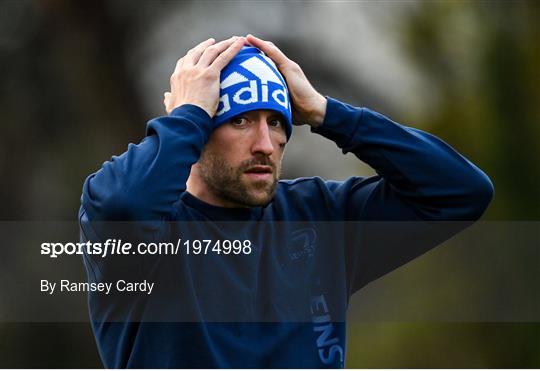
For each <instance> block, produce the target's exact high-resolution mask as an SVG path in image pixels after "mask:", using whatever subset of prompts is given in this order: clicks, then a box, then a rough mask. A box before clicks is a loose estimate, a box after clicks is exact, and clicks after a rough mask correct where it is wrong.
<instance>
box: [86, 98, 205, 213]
mask: <svg viewBox="0 0 540 371" xmlns="http://www.w3.org/2000/svg"><path fill="white" fill-rule="evenodd" d="M211 131H212V120H211V118H210V116H208V114H207V113H206V112H205V111H204V110H203V109H201V108H199V107H197V106H194V105H183V106H181V107H178V108H176V109H174V110H173V111H172V112H171V115H169V116H164V117H159V118H156V119H154V120H151V121H150V122H149V123H148V125H147V135H146V137H145V138H144V139H143V140H142V141H141V142H140V143H139V144H130V145H129V146H128V150H127V151H126V152H124V153H123V154H122V155H120V156H113V158H112V159H111V160H110V161H107V162H105V163H104V164H103V166H102V167H101V169H100V170H99V171H98V172H96V173H95V174H92V175H90V176H89V177H88V178H87V179H86V181H85V183H84V186H83V194H82V199H81V203H82V207H83V209H84V211H85V212H86V214H87V215H88V218H89V219H90V220H91V221H96V220H100V221H101V220H102V221H111V220H122V221H130V220H136V221H141V220H149V221H159V220H167V219H171V218H172V217H173V216H174V214H175V209H174V207H173V204H174V203H175V202H176V201H178V199H179V196H180V194H181V193H182V192H183V191H185V189H186V181H187V179H188V177H189V172H190V170H191V165H193V164H194V163H195V162H197V160H198V159H199V157H200V154H201V151H202V148H203V147H204V145H205V144H206V142H207V140H208V137H209V135H210V133H211Z"/></svg>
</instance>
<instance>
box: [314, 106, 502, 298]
mask: <svg viewBox="0 0 540 371" xmlns="http://www.w3.org/2000/svg"><path fill="white" fill-rule="evenodd" d="M313 131H314V132H317V133H319V134H321V135H323V136H325V137H327V138H329V139H331V140H333V141H334V142H335V143H336V144H337V145H338V146H339V147H340V148H341V149H342V150H343V153H347V152H352V153H353V154H355V155H356V156H357V157H358V158H359V159H360V160H362V161H364V162H365V163H367V164H368V165H370V166H371V167H372V168H373V169H374V170H375V171H376V172H377V174H378V175H377V176H374V177H371V178H353V179H352V180H351V181H349V182H346V183H347V186H346V187H336V188H335V192H338V193H340V192H341V194H340V195H337V199H339V200H341V202H340V204H341V205H343V208H345V215H346V216H345V219H346V220H353V221H369V222H370V223H362V224H363V225H364V227H363V230H362V231H361V233H355V234H357V235H361V236H362V237H361V238H360V241H356V242H357V243H356V246H354V248H353V251H352V252H351V253H350V254H349V257H348V258H347V259H352V260H353V261H352V262H348V263H349V264H353V266H352V267H351V269H350V274H351V279H352V282H353V291H354V290H356V289H358V288H360V287H361V286H363V285H365V284H366V283H368V282H370V281H372V280H374V279H376V278H378V277H380V276H382V275H383V274H385V273H387V272H389V271H391V270H393V269H395V268H396V267H398V266H400V265H402V264H404V263H406V262H407V261H409V260H411V259H413V258H414V257H416V256H418V255H421V254H422V253H424V252H425V251H427V250H429V249H430V248H433V247H434V246H436V245H437V244H439V243H440V242H442V241H444V240H445V239H447V238H449V237H450V236H451V235H453V234H455V233H457V232H458V231H459V230H460V229H463V228H464V227H465V226H466V225H468V224H470V223H471V222H472V221H475V220H477V219H479V218H480V217H481V216H482V214H483V213H484V211H485V209H486V208H487V206H488V205H489V203H490V201H491V199H492V196H493V185H492V183H491V181H490V179H489V178H488V177H487V175H486V174H485V173H484V172H482V171H481V170H480V169H479V168H478V167H476V166H475V165H474V164H472V163H471V162H470V161H469V160H467V159H466V158H465V157H463V156H462V155H460V154H459V153H458V152H456V150H454V149H453V148H452V147H450V146H449V145H448V144H446V143H445V142H443V141H442V140H440V139H439V138H437V137H435V136H433V135H430V134H428V133H425V132H423V131H421V130H417V129H414V128H410V127H406V126H403V125H400V124H397V123H395V122H393V121H392V120H390V119H388V118H387V117H385V116H383V115H381V114H379V113H376V112H374V111H371V110H369V109H367V108H356V107H353V106H351V105H348V104H345V103H341V102H339V101H337V100H335V99H332V98H328V105H327V113H326V117H325V120H324V123H323V124H322V125H321V126H320V127H319V128H317V129H314V130H313ZM340 188H341V189H340ZM398 221H399V222H400V223H389V222H398ZM441 221H447V222H448V223H442V222H441ZM449 221H454V222H453V223H449ZM455 221H461V222H460V223H456V222H455ZM403 222H412V223H403ZM435 222H436V223H435ZM388 228H391V229H392V231H389V230H388Z"/></svg>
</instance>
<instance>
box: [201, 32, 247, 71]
mask: <svg viewBox="0 0 540 371" xmlns="http://www.w3.org/2000/svg"><path fill="white" fill-rule="evenodd" d="M237 39H238V37H237V36H233V37H231V38H230V39H227V40H223V41H220V42H218V43H217V44H215V45H212V46H209V47H208V48H206V49H205V50H204V52H203V53H202V55H201V58H200V59H199V61H198V62H197V65H200V66H209V65H211V64H212V62H213V61H214V60H215V59H216V57H217V56H218V55H220V54H221V53H222V52H223V51H225V50H226V49H227V48H228V47H229V46H231V44H232V43H233V42H235V41H236V40H237Z"/></svg>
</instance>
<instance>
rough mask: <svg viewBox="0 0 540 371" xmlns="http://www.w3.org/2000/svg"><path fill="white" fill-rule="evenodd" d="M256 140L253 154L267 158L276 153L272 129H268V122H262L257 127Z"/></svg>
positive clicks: (252, 150)
mask: <svg viewBox="0 0 540 371" xmlns="http://www.w3.org/2000/svg"><path fill="white" fill-rule="evenodd" d="M254 135H255V138H254V142H253V146H252V148H251V152H252V153H253V154H256V153H260V154H264V155H266V156H270V155H271V154H272V153H273V152H274V144H273V143H272V138H271V137H270V128H269V127H268V125H267V123H266V120H260V121H259V123H258V124H257V126H256V130H255V134H254Z"/></svg>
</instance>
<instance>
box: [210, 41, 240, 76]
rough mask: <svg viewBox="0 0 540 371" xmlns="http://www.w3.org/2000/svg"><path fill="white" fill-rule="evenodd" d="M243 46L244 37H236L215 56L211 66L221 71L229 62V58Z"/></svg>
mask: <svg viewBox="0 0 540 371" xmlns="http://www.w3.org/2000/svg"><path fill="white" fill-rule="evenodd" d="M243 46H244V38H243V37H241V38H238V39H236V40H235V41H234V42H233V43H232V44H231V45H229V47H228V48H227V49H226V50H225V51H224V52H223V53H221V54H220V55H218V56H217V58H216V59H214V62H212V65H211V66H212V67H214V68H216V69H218V70H219V71H221V70H222V69H223V68H225V66H226V65H227V64H229V62H230V61H231V59H233V58H234V56H235V55H236V54H238V52H239V51H240V49H242V47H243Z"/></svg>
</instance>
